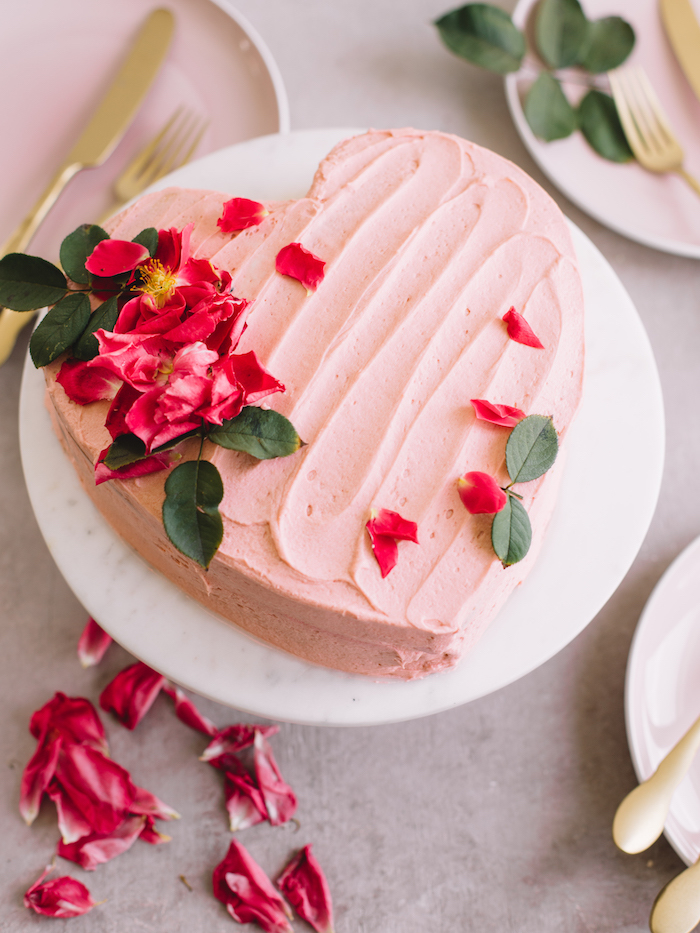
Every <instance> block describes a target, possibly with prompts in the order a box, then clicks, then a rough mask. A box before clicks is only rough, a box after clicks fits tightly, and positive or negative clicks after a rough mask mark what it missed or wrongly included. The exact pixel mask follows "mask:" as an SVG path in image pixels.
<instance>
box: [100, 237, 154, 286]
mask: <svg viewBox="0 0 700 933" xmlns="http://www.w3.org/2000/svg"><path fill="white" fill-rule="evenodd" d="M149 256H150V254H149V252H148V250H147V249H146V247H145V246H141V244H140V243H130V242H129V241H128V240H100V242H99V243H98V244H97V246H96V247H95V248H94V250H93V251H92V253H91V254H90V255H89V256H88V258H87V261H86V263H85V268H86V269H87V271H88V272H89V273H90V274H91V275H99V276H100V278H110V277H111V276H113V275H121V274H122V273H123V272H130V271H131V270H132V269H135V268H136V266H138V265H139V263H142V262H144V260H146V259H148V258H149Z"/></svg>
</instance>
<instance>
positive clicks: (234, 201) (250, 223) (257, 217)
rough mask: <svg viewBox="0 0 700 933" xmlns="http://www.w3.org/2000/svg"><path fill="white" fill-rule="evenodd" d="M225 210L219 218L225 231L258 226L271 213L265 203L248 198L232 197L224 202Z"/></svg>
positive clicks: (229, 231)
mask: <svg viewBox="0 0 700 933" xmlns="http://www.w3.org/2000/svg"><path fill="white" fill-rule="evenodd" d="M223 210H224V212H223V214H222V215H221V217H219V219H218V220H217V224H218V226H219V228H220V229H221V230H222V232H223V233H233V232H234V231H236V230H245V229H246V227H256V226H257V225H258V224H259V223H262V221H263V219H264V218H265V217H267V215H268V214H269V211H268V210H266V208H265V205H264V204H261V203H260V201H249V200H248V198H231V200H230V201H226V202H225V203H224V208H223Z"/></svg>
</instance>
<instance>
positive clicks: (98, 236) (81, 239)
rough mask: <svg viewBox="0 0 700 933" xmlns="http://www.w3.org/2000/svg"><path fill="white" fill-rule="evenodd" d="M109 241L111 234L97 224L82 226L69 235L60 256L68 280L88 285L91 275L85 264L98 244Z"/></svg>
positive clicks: (62, 244)
mask: <svg viewBox="0 0 700 933" xmlns="http://www.w3.org/2000/svg"><path fill="white" fill-rule="evenodd" d="M108 239H109V234H108V233H107V232H106V231H104V230H103V229H102V227H98V226H97V224H82V225H81V226H80V227H78V228H77V229H76V230H74V231H73V232H72V233H69V234H68V236H67V237H66V238H65V240H64V241H63V242H62V243H61V251H60V254H59V255H60V259H61V265H62V266H63V271H64V272H65V273H66V275H67V276H68V278H69V279H72V280H73V281H74V282H77V283H78V285H87V284H88V282H89V281H90V274H89V272H88V271H87V269H86V268H85V262H86V261H87V258H88V256H90V255H91V254H92V251H93V250H94V248H95V247H96V246H97V244H98V243H100V242H101V241H102V240H108Z"/></svg>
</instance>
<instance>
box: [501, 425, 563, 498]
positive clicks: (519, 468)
mask: <svg viewBox="0 0 700 933" xmlns="http://www.w3.org/2000/svg"><path fill="white" fill-rule="evenodd" d="M558 452H559V440H558V438H557V432H556V430H555V428H554V423H553V421H552V419H551V418H547V417H545V416H544V415H528V417H527V418H524V419H523V420H522V421H521V422H519V423H518V424H516V426H515V427H514V428H513V430H512V431H511V432H510V437H509V438H508V443H507V444H506V469H507V470H508V475H509V476H510V478H511V480H512V481H513V482H514V483H529V482H530V480H533V479H537V477H538V476H542V474H543V473H546V472H547V470H548V469H549V468H550V467H551V465H552V464H553V463H554V461H555V460H556V458H557V453H558Z"/></svg>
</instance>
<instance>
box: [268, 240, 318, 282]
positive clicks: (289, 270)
mask: <svg viewBox="0 0 700 933" xmlns="http://www.w3.org/2000/svg"><path fill="white" fill-rule="evenodd" d="M275 268H276V269H277V271H278V272H280V273H281V274H282V275H289V276H291V277H292V278H293V279H297V280H298V281H299V282H301V284H302V285H303V286H304V288H305V289H306V291H307V292H313V291H315V290H316V289H317V288H318V286H319V284H320V283H321V282H322V281H323V277H324V274H325V272H324V270H325V268H326V264H325V262H324V261H323V260H322V259H319V258H318V256H314V254H313V253H310V252H309V250H308V249H304V247H303V246H302V245H301V243H290V244H289V245H288V246H283V247H282V249H281V250H280V251H279V253H277V259H276V260H275Z"/></svg>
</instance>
